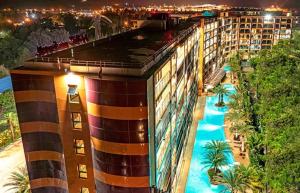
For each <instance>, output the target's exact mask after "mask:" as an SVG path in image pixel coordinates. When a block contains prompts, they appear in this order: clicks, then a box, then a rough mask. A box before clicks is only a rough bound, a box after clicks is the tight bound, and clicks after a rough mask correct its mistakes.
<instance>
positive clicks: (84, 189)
mask: <svg viewBox="0 0 300 193" xmlns="http://www.w3.org/2000/svg"><path fill="white" fill-rule="evenodd" d="M80 193H89V189H88V188H85V187H82V188H81V189H80Z"/></svg>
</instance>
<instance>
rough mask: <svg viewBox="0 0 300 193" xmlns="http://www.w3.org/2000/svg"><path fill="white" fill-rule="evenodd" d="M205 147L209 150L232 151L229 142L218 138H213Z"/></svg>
mask: <svg viewBox="0 0 300 193" xmlns="http://www.w3.org/2000/svg"><path fill="white" fill-rule="evenodd" d="M205 149H206V150H207V151H208V152H216V153H230V152H231V148H230V146H229V145H228V143H227V142H225V141H218V140H213V141H211V142H208V143H207V144H206V145H205Z"/></svg>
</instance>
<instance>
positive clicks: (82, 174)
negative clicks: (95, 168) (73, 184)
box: [78, 164, 87, 179]
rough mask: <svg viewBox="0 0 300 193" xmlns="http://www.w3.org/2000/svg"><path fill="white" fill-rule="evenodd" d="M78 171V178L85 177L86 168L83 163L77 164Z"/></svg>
mask: <svg viewBox="0 0 300 193" xmlns="http://www.w3.org/2000/svg"><path fill="white" fill-rule="evenodd" d="M78 172H79V178H84V179H87V169H86V165H84V164H79V165H78Z"/></svg>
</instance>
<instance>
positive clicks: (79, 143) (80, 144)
mask: <svg viewBox="0 0 300 193" xmlns="http://www.w3.org/2000/svg"><path fill="white" fill-rule="evenodd" d="M74 143H75V152H76V153H77V154H85V151H84V141H83V140H81V139H75V140H74Z"/></svg>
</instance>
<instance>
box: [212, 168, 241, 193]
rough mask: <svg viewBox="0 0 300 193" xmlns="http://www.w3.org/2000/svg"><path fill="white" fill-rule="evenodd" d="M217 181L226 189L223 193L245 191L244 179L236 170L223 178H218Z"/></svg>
mask: <svg viewBox="0 0 300 193" xmlns="http://www.w3.org/2000/svg"><path fill="white" fill-rule="evenodd" d="M216 181H217V182H219V183H221V184H222V185H223V186H224V187H225V189H224V190H223V191H222V192H223V193H227V192H228V191H229V192H231V193H238V192H242V191H243V184H242V179H241V177H240V176H239V175H238V173H237V172H236V169H233V170H228V171H226V172H224V173H223V175H222V176H217V177H216Z"/></svg>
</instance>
